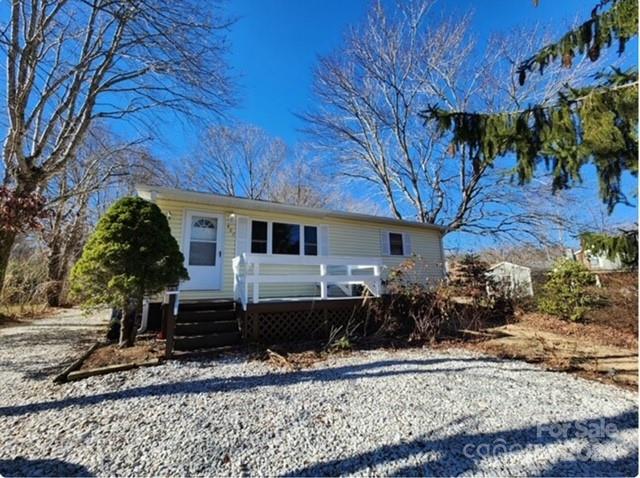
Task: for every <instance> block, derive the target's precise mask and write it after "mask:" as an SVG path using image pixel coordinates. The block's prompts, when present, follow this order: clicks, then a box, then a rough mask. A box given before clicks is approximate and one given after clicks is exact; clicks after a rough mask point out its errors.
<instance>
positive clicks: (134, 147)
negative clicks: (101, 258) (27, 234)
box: [39, 125, 163, 306]
mask: <svg viewBox="0 0 640 478" xmlns="http://www.w3.org/2000/svg"><path fill="white" fill-rule="evenodd" d="M162 170H163V166H162V164H161V163H160V162H159V161H157V160H155V159H154V158H153V157H152V156H151V155H150V154H149V153H148V152H147V151H146V149H145V148H144V147H143V144H142V143H141V142H139V141H135V142H127V141H122V140H120V139H118V138H116V137H115V136H114V135H113V134H112V133H110V132H109V131H108V130H107V129H105V128H102V127H99V126H98V125H93V126H92V127H91V130H90V131H89V134H88V135H87V137H86V139H85V141H84V142H83V143H82V144H81V145H80V147H79V148H78V149H77V152H76V157H75V158H74V159H73V160H72V161H69V162H67V163H66V164H65V165H64V167H63V169H62V170H61V171H60V172H59V173H58V174H56V176H54V177H53V178H51V180H50V181H49V182H48V184H47V187H46V191H45V197H46V198H47V205H46V210H47V211H48V212H49V214H46V215H45V219H44V220H43V221H42V226H43V227H42V229H41V230H40V231H39V232H40V237H41V240H42V243H43V244H44V246H45V248H46V250H47V287H46V297H47V302H48V304H49V305H50V306H58V305H60V303H61V301H62V299H63V297H64V285H65V283H66V279H67V276H68V273H69V271H70V269H71V267H72V266H73V264H74V263H75V261H76V260H77V259H78V258H79V256H80V254H81V252H82V247H83V245H84V243H85V241H86V239H87V237H88V234H89V232H90V231H91V229H92V227H93V226H94V225H95V223H96V222H97V220H98V218H99V217H100V215H101V213H102V212H104V210H105V209H106V208H107V207H108V206H109V205H110V204H111V203H112V202H113V201H114V200H115V199H116V198H117V197H120V196H122V195H123V194H127V193H130V192H131V191H132V188H133V184H134V183H135V182H138V181H140V182H146V183H149V182H153V181H155V180H156V178H157V177H158V176H161V175H162Z"/></svg>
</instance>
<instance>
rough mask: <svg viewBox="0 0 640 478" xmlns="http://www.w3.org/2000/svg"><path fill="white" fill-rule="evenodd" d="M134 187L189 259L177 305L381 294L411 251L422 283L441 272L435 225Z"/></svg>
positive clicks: (295, 303) (293, 305)
mask: <svg viewBox="0 0 640 478" xmlns="http://www.w3.org/2000/svg"><path fill="white" fill-rule="evenodd" d="M137 192H138V195H139V196H141V197H143V198H145V199H148V200H150V201H153V202H155V203H156V204H157V205H158V206H159V207H160V209H161V210H162V211H163V212H164V213H165V214H166V216H167V218H168V220H169V225H170V226H171V231H172V234H173V235H174V237H175V238H176V240H177V241H178V244H179V245H180V249H181V250H182V252H183V254H184V256H185V267H186V268H187V270H188V272H189V276H190V279H189V280H188V281H186V282H184V283H182V284H180V301H181V303H185V302H194V301H201V302H206V301H213V300H218V301H220V300H228V301H233V302H234V303H236V304H238V306H239V307H238V308H241V309H242V311H244V313H245V315H247V314H249V315H250V314H251V312H252V311H254V312H257V311H260V312H262V313H265V311H269V312H272V311H276V310H277V311H280V312H282V311H287V310H289V311H293V310H296V311H301V310H303V309H304V308H306V309H307V311H308V310H310V309H313V310H319V309H321V308H322V304H325V303H329V302H338V301H339V300H340V299H342V300H343V301H344V299H349V298H353V297H355V296H360V295H361V294H363V293H364V294H366V295H369V296H374V297H379V296H380V295H381V294H382V292H383V290H382V287H383V285H382V284H383V280H384V278H385V277H386V274H387V273H388V271H389V270H390V269H391V268H394V267H396V266H398V265H399V264H401V263H402V262H403V261H405V260H407V259H409V258H412V257H413V258H418V259H417V260H419V261H421V262H422V266H423V267H421V268H420V270H424V271H426V272H425V273H424V276H425V277H423V278H420V280H424V281H425V282H426V281H433V282H434V283H435V282H437V281H439V280H441V279H442V278H443V277H444V266H443V264H444V256H443V247H442V235H443V232H444V231H443V229H442V228H441V227H438V226H435V225H431V224H422V223H416V222H410V221H401V220H396V219H392V218H387V217H379V216H371V215H366V214H358V213H350V212H338V211H330V210H325V209H314V208H308V207H300V206H291V205H286V204H280V203H274V202H268V201H258V200H250V199H244V198H239V197H231V196H224V195H217V194H209V193H200V192H192V191H185V190H179V189H171V188H163V187H151V186H145V185H139V186H137ZM344 302H345V304H347V301H344ZM269 304H271V306H270V307H271V308H269V307H268V305H269ZM327 307H329V306H327ZM331 307H333V308H335V307H336V305H335V304H334V305H332V306H331ZM244 332H246V331H243V333H244ZM245 335H246V334H245Z"/></svg>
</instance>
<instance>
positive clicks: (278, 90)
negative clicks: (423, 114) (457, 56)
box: [228, 0, 594, 143]
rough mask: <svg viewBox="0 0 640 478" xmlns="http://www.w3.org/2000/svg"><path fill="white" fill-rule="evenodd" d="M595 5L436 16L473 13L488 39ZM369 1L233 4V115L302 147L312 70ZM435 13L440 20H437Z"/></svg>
mask: <svg viewBox="0 0 640 478" xmlns="http://www.w3.org/2000/svg"><path fill="white" fill-rule="evenodd" d="M593 3H594V2H592V1H588V0H562V1H557V0H542V1H541V2H540V5H539V6H538V7H534V6H533V2H532V1H531V0H484V1H480V0H475V1H473V0H441V1H440V2H439V3H438V4H437V5H436V7H437V8H436V12H437V10H438V9H439V10H441V11H443V10H444V11H446V12H456V11H458V12H466V11H468V10H470V9H471V10H473V11H474V12H475V14H474V25H473V30H474V31H475V33H477V35H478V36H479V38H480V41H482V40H486V39H487V38H488V36H489V35H490V34H491V33H493V32H500V31H503V32H507V31H509V30H510V29H512V28H514V27H519V26H523V25H527V24H530V25H534V24H536V23H538V22H541V23H547V22H552V23H553V24H556V25H558V27H559V31H561V29H562V28H564V27H566V26H568V25H570V24H571V23H572V21H573V20H574V19H575V18H576V15H578V16H579V18H585V19H586V18H588V16H589V13H590V11H591V8H592V7H593ZM369 5H370V2H368V1H365V0H304V1H295V0H234V1H233V2H230V3H229V4H228V6H229V9H228V11H229V12H230V13H231V15H232V16H236V17H238V22H237V23H236V24H235V25H234V27H233V28H232V30H231V35H230V40H231V45H232V47H231V55H230V62H231V65H232V67H233V68H234V70H235V72H236V73H237V74H239V75H240V78H239V80H240V85H241V87H240V100H241V106H240V107H239V108H238V109H237V110H236V111H234V113H235V115H236V116H237V117H239V118H240V119H242V120H243V121H247V122H251V123H254V124H257V125H259V126H261V127H262V128H264V129H265V130H267V131H268V132H269V133H271V134H273V135H276V136H279V137H281V138H282V139H284V140H285V141H287V142H288V143H295V142H296V141H299V140H302V139H303V137H302V136H301V134H300V133H299V131H298V130H299V129H300V128H301V126H302V124H301V122H300V121H299V120H298V119H297V118H296V117H295V114H294V113H295V112H299V111H301V110H304V109H305V108H306V107H307V106H308V105H309V104H310V103H311V102H312V97H311V83H312V80H313V69H314V67H315V64H316V60H317V58H318V56H319V55H325V54H327V53H330V52H331V51H332V50H333V49H335V48H337V47H339V46H340V44H341V40H342V38H343V35H344V32H345V31H346V29H347V28H348V27H349V25H352V24H355V23H358V22H359V21H360V20H361V19H362V18H363V17H364V15H365V13H366V11H367V8H368V6H369ZM436 12H434V13H436Z"/></svg>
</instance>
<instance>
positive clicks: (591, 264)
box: [573, 249, 623, 272]
mask: <svg viewBox="0 0 640 478" xmlns="http://www.w3.org/2000/svg"><path fill="white" fill-rule="evenodd" d="M573 257H574V259H575V260H576V261H578V262H580V263H582V264H584V265H585V266H586V267H587V268H588V269H589V270H592V271H594V272H613V271H618V270H620V269H622V268H623V267H622V261H620V258H619V257H616V259H615V260H613V261H612V260H610V259H609V258H608V257H607V255H606V254H592V253H591V252H590V251H589V250H588V249H586V250H585V249H580V250H578V251H576V252H573Z"/></svg>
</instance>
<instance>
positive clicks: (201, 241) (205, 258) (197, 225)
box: [189, 216, 218, 266]
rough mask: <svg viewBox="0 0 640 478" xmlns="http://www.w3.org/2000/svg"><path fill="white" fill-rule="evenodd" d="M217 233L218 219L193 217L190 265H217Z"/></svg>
mask: <svg viewBox="0 0 640 478" xmlns="http://www.w3.org/2000/svg"><path fill="white" fill-rule="evenodd" d="M217 235H218V220H217V219H215V218H208V217H199V216H193V217H192V218H191V240H190V242H189V265H190V266H215V265H216V250H217V243H216V239H217Z"/></svg>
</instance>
